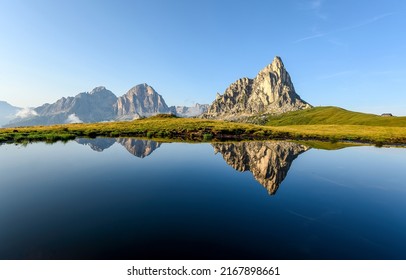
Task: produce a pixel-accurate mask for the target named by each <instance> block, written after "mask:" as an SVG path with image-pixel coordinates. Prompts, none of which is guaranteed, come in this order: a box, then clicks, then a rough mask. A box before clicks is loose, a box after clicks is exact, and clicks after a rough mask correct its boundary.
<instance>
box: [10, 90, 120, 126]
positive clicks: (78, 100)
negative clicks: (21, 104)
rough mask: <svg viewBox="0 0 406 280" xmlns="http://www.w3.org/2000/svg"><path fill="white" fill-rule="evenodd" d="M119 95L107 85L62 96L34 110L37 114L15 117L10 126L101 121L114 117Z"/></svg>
mask: <svg viewBox="0 0 406 280" xmlns="http://www.w3.org/2000/svg"><path fill="white" fill-rule="evenodd" d="M116 101H117V97H116V96H115V95H114V94H113V93H112V92H111V91H109V90H107V89H106V88H105V87H96V88H94V89H93V90H92V91H91V92H82V93H79V94H78V95H76V96H75V97H68V98H65V97H63V98H61V99H59V100H57V101H56V102H55V103H52V104H48V103H46V104H44V105H42V106H39V107H37V108H34V111H35V112H36V114H37V115H35V116H34V115H32V116H31V117H28V118H16V119H13V120H12V121H11V122H10V124H9V125H8V126H30V125H50V124H63V123H78V122H101V121H109V120H111V119H113V118H114V116H115V115H114V108H113V105H114V104H115V103H116Z"/></svg>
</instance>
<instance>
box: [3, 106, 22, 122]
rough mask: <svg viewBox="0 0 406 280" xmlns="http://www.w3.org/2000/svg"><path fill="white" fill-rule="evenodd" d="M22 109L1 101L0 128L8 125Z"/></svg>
mask: <svg viewBox="0 0 406 280" xmlns="http://www.w3.org/2000/svg"><path fill="white" fill-rule="evenodd" d="M19 110H21V108H18V107H15V106H13V105H10V104H9V103H7V102H5V101H0V126H2V125H5V124H7V123H8V122H9V121H10V120H11V119H13V117H14V116H15V114H16V113H17V112H18V111H19Z"/></svg>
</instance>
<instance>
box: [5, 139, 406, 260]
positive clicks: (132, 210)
mask: <svg viewBox="0 0 406 280" xmlns="http://www.w3.org/2000/svg"><path fill="white" fill-rule="evenodd" d="M0 158H1V163H0V165H1V168H0V176H1V184H0V259H406V218H405V213H406V149H402V148H375V147H368V146H367V147H350V148H345V149H340V150H333V151H331V150H330V151H327V150H317V149H311V148H309V147H306V146H304V145H300V144H296V143H291V142H283V141H282V142H243V143H221V144H210V143H202V144H187V143H157V142H154V141H146V140H135V139H106V138H98V139H94V140H89V139H78V140H76V141H71V142H68V143H66V144H63V143H56V144H52V145H49V144H45V143H35V144H30V145H28V146H26V147H23V146H18V145H2V146H0Z"/></svg>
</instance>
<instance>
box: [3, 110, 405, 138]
mask: <svg viewBox="0 0 406 280" xmlns="http://www.w3.org/2000/svg"><path fill="white" fill-rule="evenodd" d="M97 136H104V137H148V138H159V139H173V140H186V141H210V140H214V141H216V140H243V139H247V140H251V139H252V140H265V139H292V140H322V141H329V142H333V143H334V142H338V141H355V142H364V143H373V144H377V145H382V144H406V126H400V125H399V126H377V125H349V124H345V125H341V124H340V125H338V124H311V125H288V126H270V125H266V126H260V125H253V124H245V123H233V122H224V121H215V120H203V119H188V118H176V117H168V116H156V117H151V118H146V119H140V120H135V121H131V122H106V123H94V124H66V125H54V126H33V127H18V128H4V129H0V142H19V143H26V142H34V141H47V142H55V141H67V140H70V139H74V138H75V137H90V138H93V137H97Z"/></svg>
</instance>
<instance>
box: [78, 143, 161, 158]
mask: <svg viewBox="0 0 406 280" xmlns="http://www.w3.org/2000/svg"><path fill="white" fill-rule="evenodd" d="M75 141H76V142H77V143H79V144H82V145H86V146H89V147H90V148H91V149H92V150H94V151H97V152H102V151H104V150H105V149H108V148H110V147H111V146H112V145H113V144H114V143H116V142H117V143H120V144H121V145H122V146H123V147H124V148H126V150H127V151H128V152H129V153H130V154H132V155H134V156H136V157H139V158H144V157H147V156H149V155H150V154H152V152H153V151H155V150H156V149H158V148H159V147H160V146H161V143H158V142H156V141H152V140H138V139H134V138H95V139H88V138H78V139H76V140H75Z"/></svg>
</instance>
